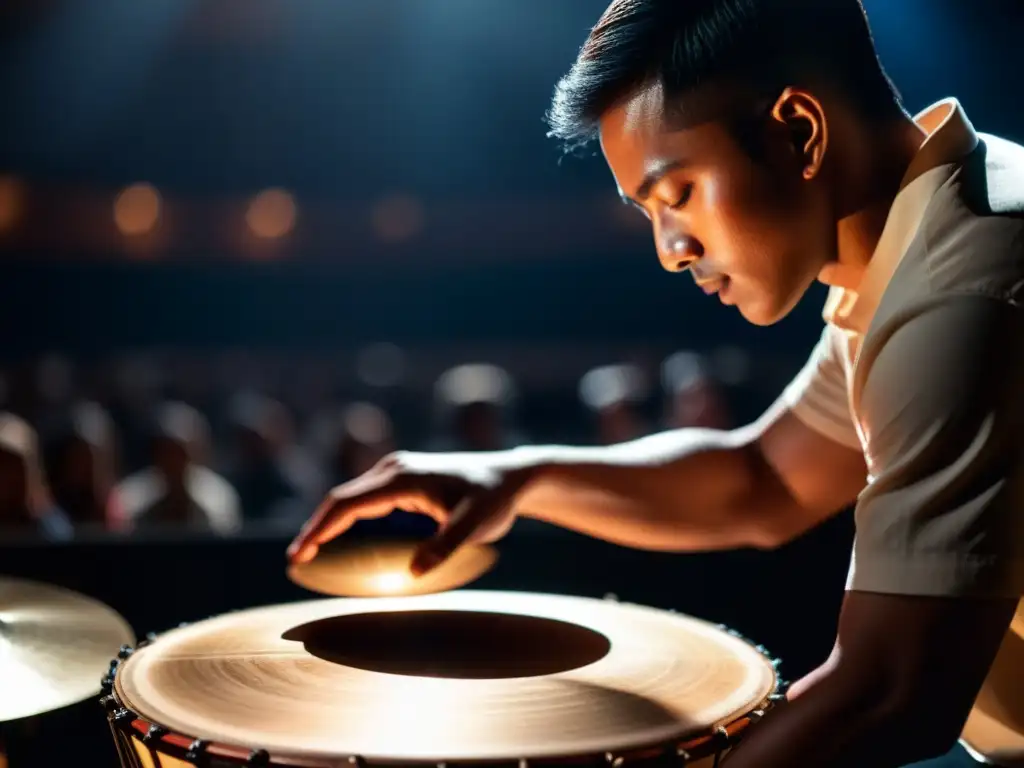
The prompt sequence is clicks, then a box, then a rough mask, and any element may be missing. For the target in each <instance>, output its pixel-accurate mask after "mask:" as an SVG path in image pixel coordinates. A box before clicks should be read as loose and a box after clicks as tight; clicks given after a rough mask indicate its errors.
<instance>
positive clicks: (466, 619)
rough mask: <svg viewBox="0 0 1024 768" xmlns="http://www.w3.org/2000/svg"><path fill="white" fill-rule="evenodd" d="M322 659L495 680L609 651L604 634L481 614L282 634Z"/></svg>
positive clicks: (336, 620) (563, 667)
mask: <svg viewBox="0 0 1024 768" xmlns="http://www.w3.org/2000/svg"><path fill="white" fill-rule="evenodd" d="M282 637H283V638H284V639H285V640H295V641H298V642H301V643H302V644H303V645H304V646H305V648H306V651H308V652H309V653H310V654H312V655H313V656H316V657H318V658H320V659H324V660H325V661H330V662H333V663H335V664H343V665H345V666H348V667H354V668H356V669H362V670H366V671H369V672H382V673H386V674H390V675H411V676H415V677H440V678H455V679H458V678H462V679H491V680H493V679H499V678H514V677H536V676H539V675H552V674H557V673H559V672H568V671H569V670H572V669H579V668H580V667H585V666H587V665H588V664H593V663H594V662H595V661H598V660H600V659H601V658H603V657H604V656H605V655H606V654H607V653H608V651H609V650H610V649H611V643H610V642H609V641H608V638H606V637H605V636H604V635H602V634H600V633H599V632H595V631H594V630H592V629H588V628H586V627H581V626H579V625H576V624H570V623H569V622H565V621H558V620H555V619H545V618H538V617H535V616H519V615H516V614H504V613H488V612H485V611H390V612H381V613H354V614H349V615H346V616H333V617H330V618H326V619H320V620H318V621H312V622H309V623H307V624H302V625H300V626H297V627H293V628H292V629H290V630H288V631H287V632H285V633H284V635H283V636H282Z"/></svg>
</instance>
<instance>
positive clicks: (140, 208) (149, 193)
mask: <svg viewBox="0 0 1024 768" xmlns="http://www.w3.org/2000/svg"><path fill="white" fill-rule="evenodd" d="M160 208H161V201H160V193H159V192H157V191H156V189H155V188H154V187H153V186H152V185H150V184H145V183H140V184H133V185H131V186H130V187H126V188H125V189H124V190H122V191H121V193H120V194H119V195H118V196H117V198H116V199H115V200H114V223H115V224H117V228H118V229H119V230H121V232H122V234H125V235H129V236H137V235H144V234H146V233H147V232H151V231H152V230H153V229H154V228H155V227H156V225H157V222H159V220H160Z"/></svg>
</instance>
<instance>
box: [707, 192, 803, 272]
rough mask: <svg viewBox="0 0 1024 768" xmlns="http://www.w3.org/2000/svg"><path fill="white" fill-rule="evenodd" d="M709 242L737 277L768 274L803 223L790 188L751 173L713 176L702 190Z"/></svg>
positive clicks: (782, 255) (710, 251)
mask: <svg viewBox="0 0 1024 768" xmlns="http://www.w3.org/2000/svg"><path fill="white" fill-rule="evenodd" d="M701 198H702V199H701V206H702V208H703V211H704V216H703V218H705V220H706V221H707V227H706V229H707V231H706V232H705V234H704V238H703V239H704V241H705V247H706V249H707V251H708V253H709V254H710V255H712V256H713V258H715V259H716V260H718V261H719V262H720V264H721V267H722V268H723V269H724V270H725V271H727V272H728V271H730V270H732V271H734V273H735V278H736V279H737V281H740V280H742V279H743V277H747V278H755V277H756V278H759V279H761V280H765V279H770V278H771V277H772V276H774V275H775V272H776V270H777V269H778V268H779V266H780V264H779V262H780V261H785V257H786V255H787V254H788V253H789V252H790V251H791V250H792V248H791V243H792V240H793V239H794V232H795V231H796V230H797V229H798V228H799V225H798V219H799V217H798V216H796V206H795V205H794V201H793V200H792V196H791V193H790V192H788V191H787V190H784V189H781V188H779V187H778V186H776V185H772V184H769V183H768V182H767V180H766V179H765V178H763V177H761V178H758V177H757V176H755V175H754V174H752V173H747V174H737V175H734V176H731V177H726V178H717V179H709V180H708V183H707V184H706V185H705V187H704V193H703V195H702V196H701Z"/></svg>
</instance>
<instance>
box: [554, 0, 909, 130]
mask: <svg viewBox="0 0 1024 768" xmlns="http://www.w3.org/2000/svg"><path fill="white" fill-rule="evenodd" d="M725 80H728V81H730V82H734V83H736V84H738V85H741V86H753V87H754V88H757V89H758V90H760V91H764V92H765V93H764V94H763V95H767V91H768V90H769V89H778V91H779V92H781V90H782V88H784V87H786V86H789V85H792V86H800V85H803V86H808V85H810V84H814V83H816V84H819V85H820V84H821V83H822V82H827V83H828V84H829V85H830V86H832V87H835V88H836V89H837V90H839V91H840V92H841V93H843V95H844V97H846V98H848V99H849V100H850V101H851V103H852V104H853V105H854V106H855V107H856V108H857V109H858V110H859V112H860V113H861V114H863V115H865V116H866V117H868V118H887V117H892V116H895V115H897V114H899V113H900V112H901V111H902V105H901V103H900V97H899V94H898V93H897V91H896V89H895V87H894V86H893V84H892V82H891V81H890V80H889V78H888V76H887V75H886V73H885V70H884V69H883V68H882V64H881V62H880V61H879V60H878V55H877V53H876V52H875V46H874V40H873V39H872V35H871V29H870V27H869V25H868V20H867V15H866V14H865V12H864V7H863V5H862V4H861V2H860V0H614V2H613V3H612V4H611V5H610V6H609V7H608V9H607V10H606V11H605V13H604V14H603V15H602V16H601V18H600V20H599V21H598V22H597V24H596V25H595V26H594V28H593V30H591V32H590V35H589V36H588V37H587V40H586V42H585V43H584V44H583V47H582V49H581V50H580V53H579V56H578V57H577V59H576V62H575V64H573V67H572V69H571V70H570V71H569V73H568V74H567V75H565V76H564V77H563V78H562V79H561V80H560V81H559V83H558V85H557V86H556V88H555V95H554V99H553V100H552V103H551V107H550V109H549V111H548V114H547V119H548V123H549V125H550V133H549V136H551V137H554V138H557V139H561V140H562V141H563V142H565V144H566V146H567V148H568V149H572V148H574V147H577V146H580V145H583V144H586V143H587V142H589V141H590V140H592V139H593V138H595V137H596V135H597V132H598V122H599V120H600V118H601V116H602V115H603V114H604V113H605V112H607V111H608V110H609V109H612V108H614V107H616V106H618V105H619V104H621V103H622V102H623V101H624V100H625V99H627V98H629V97H630V96H631V95H633V94H634V93H635V92H637V91H638V90H640V89H642V88H644V87H647V86H650V85H660V86H661V89H662V97H663V100H664V102H665V105H666V107H667V108H668V109H669V110H670V109H671V106H672V103H673V102H675V101H678V100H679V98H680V97H681V96H683V95H686V94H687V93H689V92H691V91H693V90H695V89H697V88H698V87H700V86H702V85H704V84H705V83H708V82H718V81H725ZM775 95H777V94H775Z"/></svg>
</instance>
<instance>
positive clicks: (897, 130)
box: [291, 0, 1024, 768]
mask: <svg viewBox="0 0 1024 768" xmlns="http://www.w3.org/2000/svg"><path fill="white" fill-rule="evenodd" d="M936 55H938V52H936ZM550 124H551V133H552V134H553V136H554V137H557V138H559V139H562V140H564V141H566V142H567V143H568V144H569V145H570V146H574V145H577V144H581V143H583V142H585V141H586V140H589V139H592V138H598V139H599V140H600V145H601V149H602V150H603V153H604V156H605V158H606V160H607V162H608V165H609V167H610V169H611V171H612V174H613V175H614V177H615V181H616V183H617V185H618V189H619V193H620V194H621V196H622V198H623V200H624V201H625V203H626V204H627V205H632V206H635V207H636V208H637V209H638V211H639V212H640V213H641V214H642V215H645V216H647V217H648V218H649V219H650V221H651V225H652V227H653V231H654V239H655V245H656V248H657V253H658V256H659V258H660V260H661V263H662V265H663V266H664V267H665V269H666V270H668V271H669V272H672V273H680V272H689V273H690V274H691V275H692V277H693V279H694V280H695V281H696V282H697V284H698V285H699V286H700V288H702V289H703V290H704V291H705V292H706V293H708V294H711V295H713V296H717V297H718V299H719V300H720V301H722V302H723V303H724V304H726V305H729V306H734V307H736V309H737V310H738V311H739V312H740V313H741V314H742V315H743V316H744V317H745V318H746V319H747V320H749V321H750V322H752V323H754V324H756V325H770V324H773V323H775V322H776V321H778V320H780V319H781V318H783V317H785V316H786V315H787V314H788V313H789V312H790V310H791V309H792V308H793V307H794V305H795V304H796V303H797V302H798V301H799V299H800V298H801V296H802V295H803V294H804V292H805V291H806V290H807V289H808V288H809V287H810V286H811V284H812V283H813V282H814V281H815V280H819V281H821V282H823V283H825V284H826V285H828V286H830V287H831V291H830V296H829V299H828V302H827V305H826V307H825V312H824V318H825V326H824V330H823V331H822V334H821V339H820V342H819V343H818V344H817V346H816V347H815V349H814V350H813V352H812V353H811V355H810V359H809V360H808V362H807V365H806V367H805V368H804V369H803V370H802V372H801V373H800V374H799V375H798V376H797V377H796V379H795V380H794V381H793V383H792V385H791V386H789V387H788V388H787V389H786V390H785V391H784V393H783V394H782V395H781V397H780V398H779V400H778V402H777V403H776V404H775V405H774V406H773V407H772V408H770V409H769V411H768V412H767V413H765V414H764V415H763V417H761V418H760V419H758V420H757V421H756V422H755V423H753V424H750V425H748V426H745V427H742V428H739V429H735V430H731V431H716V430H708V429H680V430H677V431H670V432H666V433H663V434H659V435H655V436H652V437H648V438H644V439H640V440H636V441H634V442H627V443H623V444H618V445H614V446H610V447H600V448H586V449H584V448H575V449H574V448H568V447H535V448H518V449H515V450H512V451H507V452H506V451H502V452H494V453H483V454H462V455H459V454H416V453H400V454H397V455H393V456H391V457H389V458H388V459H386V460H384V461H383V462H381V463H380V464H379V465H378V466H377V467H376V468H375V469H374V470H372V471H371V472H369V473H367V474H366V475H364V476H363V477H361V478H359V479H357V480H354V481H352V482H351V483H348V484H345V485H342V486H340V487H338V488H336V489H334V491H332V492H331V494H330V495H329V497H328V498H327V500H326V501H325V503H324V505H323V506H322V508H321V509H320V510H319V511H318V512H317V513H316V515H315V516H314V517H313V519H312V520H311V521H310V522H309V523H308V525H307V527H306V528H305V530H304V531H303V532H302V533H301V534H300V536H299V537H298V538H297V540H296V542H295V543H294V544H293V547H292V549H291V554H292V557H294V558H296V559H299V560H302V559H305V558H309V557H311V556H312V555H313V554H314V552H315V551H316V548H317V545H318V544H319V543H321V542H324V541H326V540H328V539H330V538H332V537H334V536H337V535H338V534H340V533H341V532H342V531H344V530H345V529H346V528H348V527H349V526H350V525H351V524H352V522H353V521H354V520H356V519H358V518H362V517H365V516H370V515H373V514H375V513H379V512H384V511H385V510H387V509H390V508H391V507H392V506H395V505H400V506H402V507H403V508H409V509H415V510H418V511H420V512H423V513H425V514H428V515H431V516H434V517H436V518H437V519H439V520H441V521H444V522H447V525H446V526H445V527H444V529H443V531H442V532H441V533H440V534H439V535H438V536H437V537H436V538H435V539H434V540H432V541H431V542H430V543H429V544H428V545H426V546H425V547H424V548H423V549H422V551H421V552H420V554H419V556H418V559H417V561H416V565H415V567H416V568H417V569H420V570H422V569H427V568H429V567H431V565H432V564H435V563H437V562H438V561H439V559H441V558H444V557H445V556H446V555H447V554H448V553H450V552H451V551H452V548H453V547H455V546H457V545H458V544H460V543H461V542H463V541H466V540H467V539H488V538H493V537H496V536H499V535H500V534H501V533H502V532H504V531H505V530H507V529H508V527H509V525H511V522H512V520H513V519H514V516H515V515H521V516H526V517H533V518H539V519H541V520H546V521H549V522H552V523H556V524H559V525H562V526H565V527H567V528H572V529H575V530H577V531H582V532H584V533H587V534H590V535H593V536H597V537H601V538H603V539H607V540H610V541H614V542H619V543H621V544H624V545H628V546H632V547H640V548H648V549H651V550H675V551H680V552H685V551H699V550H715V549H727V548H734V547H762V548H767V547H777V546H779V545H780V544H782V543H784V542H787V541H789V540H791V539H793V538H794V537H797V536H799V535H800V534H801V533H803V532H805V531H807V530H809V529H810V528H812V527H814V526H815V525H817V524H818V523H820V522H821V521H822V520H823V519H825V518H827V517H829V516H830V515H833V514H835V513H836V512H837V511H839V510H841V509H843V508H844V507H846V506H847V505H850V504H852V503H854V502H856V522H857V538H856V544H855V546H854V551H853V556H852V563H851V568H850V575H849V582H848V585H847V592H846V597H845V602H844V606H843V611H842V616H841V619H840V623H839V629H838V638H837V641H836V644H835V650H834V652H833V653H832V655H831V657H830V658H829V659H828V660H827V661H825V663H824V664H823V665H822V666H821V667H820V668H819V669H818V670H816V671H815V672H813V673H812V674H811V675H810V676H808V677H807V678H805V679H803V680H801V681H799V682H797V683H796V685H795V686H794V687H793V688H792V691H791V693H790V697H789V698H790V700H789V703H788V704H787V705H786V706H784V707H780V708H778V709H777V710H776V711H775V712H774V713H773V714H772V716H770V717H769V718H767V719H766V720H765V722H764V723H763V725H762V726H761V727H759V728H757V729H755V730H754V731H753V732H752V733H751V735H750V738H749V740H748V741H746V743H744V744H743V745H742V746H741V747H740V748H739V749H738V750H737V751H736V753H735V754H734V755H733V756H732V757H731V758H730V762H729V764H730V768H754V767H756V768H775V767H779V768H781V767H783V766H787V767H788V766H801V768H814V767H816V766H829V767H830V768H837V767H840V766H872V767H873V768H887V767H891V766H899V765H904V764H908V763H913V762H915V761H920V760H925V759H930V758H933V757H937V756H940V755H943V753H946V752H947V751H948V750H950V749H951V748H953V747H954V745H955V743H956V741H957V738H958V735H959V734H960V732H961V728H962V726H963V723H964V721H965V718H966V717H967V714H968V712H969V710H970V709H971V706H972V702H973V700H974V698H975V696H976V694H977V692H978V690H979V687H980V686H981V684H982V681H983V679H984V678H985V675H986V672H987V670H988V669H989V666H990V664H991V661H992V659H993V656H994V654H995V652H996V649H997V647H998V646H999V644H1000V641H1001V639H1002V638H1003V636H1004V633H1005V632H1006V630H1007V627H1008V626H1009V623H1010V619H1011V616H1012V615H1013V612H1014V608H1015V605H1016V604H1017V602H1018V600H1019V598H1020V596H1021V593H1022V590H1024V437H1022V436H1024V396H1022V395H1021V393H1022V392H1024V306H1022V300H1024V148H1022V147H1019V146H1016V145H1014V144H1011V143H1009V142H1007V141H1004V140H1002V139H999V138H996V137H993V136H990V135H983V134H979V133H978V132H977V131H976V130H975V129H974V127H973V126H972V124H971V122H970V120H969V119H968V117H967V116H966V114H965V113H964V110H963V109H962V108H961V106H960V105H959V103H957V102H956V101H954V100H948V101H944V102H941V103H938V104H936V105H934V106H932V107H930V108H928V109H926V110H925V111H924V112H922V113H921V114H920V115H918V116H917V117H915V118H911V117H910V116H909V115H908V113H907V112H906V111H905V110H904V108H903V106H902V104H901V101H900V98H899V96H898V95H897V93H896V91H895V90H894V88H893V86H892V85H891V84H890V81H889V80H888V78H887V77H886V75H885V73H884V71H883V69H882V67H881V65H880V64H879V62H878V60H877V58H876V54H875V50H874V47H873V43H872V38H871V34H870V31H869V27H868V24H867V21H866V18H865V15H864V12H863V9H862V7H861V5H860V3H859V2H858V0H828V1H827V2H823V1H822V0H701V1H699V2H698V0H615V2H613V3H612V4H611V6H610V7H609V8H608V9H607V11H606V12H605V14H604V15H603V16H602V17H601V19H600V20H599V21H598V23H597V26H596V27H595V28H594V29H593V31H592V32H591V34H590V36H589V37H588V38H587V40H586V42H585V44H584V46H583V48H582V50H581V52H580V54H579V57H578V59H577V60H576V62H575V64H574V66H573V67H572V69H571V71H570V72H569V73H568V74H567V75H566V76H565V77H564V78H563V79H562V80H561V82H559V84H558V86H557V88H556V91H555V96H554V102H553V104H552V106H551V110H550ZM609 290H613V286H609ZM464 499H468V500H470V502H471V503H470V504H469V505H468V511H466V512H465V514H464V515H462V516H460V518H459V519H453V520H448V519H447V518H448V514H449V511H450V510H451V509H452V508H453V507H454V506H455V505H456V503H458V502H460V501H461V500H464ZM946 759H948V760H968V759H969V758H968V757H967V756H966V755H965V754H964V753H962V752H960V753H953V754H952V755H951V756H949V757H947V758H946Z"/></svg>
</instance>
